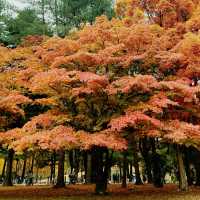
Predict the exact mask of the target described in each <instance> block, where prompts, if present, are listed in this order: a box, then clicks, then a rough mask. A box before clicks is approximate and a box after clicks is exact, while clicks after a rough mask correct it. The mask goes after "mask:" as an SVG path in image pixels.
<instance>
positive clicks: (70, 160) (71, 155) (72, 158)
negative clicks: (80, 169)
mask: <svg viewBox="0 0 200 200" xmlns="http://www.w3.org/2000/svg"><path fill="white" fill-rule="evenodd" d="M69 165H70V168H71V170H70V171H71V173H72V172H73V169H74V152H73V150H71V151H70V152H69Z"/></svg>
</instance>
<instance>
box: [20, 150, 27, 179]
mask: <svg viewBox="0 0 200 200" xmlns="http://www.w3.org/2000/svg"><path fill="white" fill-rule="evenodd" d="M26 164H27V156H26V154H25V158H24V163H23V168H22V175H21V182H22V183H23V181H24V177H25V173H26Z"/></svg>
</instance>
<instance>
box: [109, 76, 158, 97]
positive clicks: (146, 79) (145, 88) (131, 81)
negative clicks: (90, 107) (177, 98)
mask: <svg viewBox="0 0 200 200" xmlns="http://www.w3.org/2000/svg"><path fill="white" fill-rule="evenodd" d="M158 87H159V83H158V82H157V81H156V79H155V78H154V77H153V76H149V75H138V76H136V77H131V76H125V77H122V78H120V79H118V80H117V81H114V82H113V83H112V84H111V85H110V86H109V87H108V88H107V91H108V93H109V94H116V93H118V92H121V93H131V92H140V93H145V92H150V91H151V90H152V89H155V88H158Z"/></svg>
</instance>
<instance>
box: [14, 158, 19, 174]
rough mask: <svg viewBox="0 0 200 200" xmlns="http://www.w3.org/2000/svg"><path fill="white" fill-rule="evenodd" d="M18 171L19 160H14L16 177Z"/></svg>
mask: <svg viewBox="0 0 200 200" xmlns="http://www.w3.org/2000/svg"><path fill="white" fill-rule="evenodd" d="M18 169H19V159H16V165H15V172H16V175H18Z"/></svg>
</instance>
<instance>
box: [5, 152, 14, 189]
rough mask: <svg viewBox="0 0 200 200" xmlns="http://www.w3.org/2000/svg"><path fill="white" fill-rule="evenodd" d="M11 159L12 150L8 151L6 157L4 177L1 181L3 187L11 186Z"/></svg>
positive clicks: (12, 155)
mask: <svg viewBox="0 0 200 200" xmlns="http://www.w3.org/2000/svg"><path fill="white" fill-rule="evenodd" d="M13 157H14V151H13V149H10V150H9V151H8V157H7V165H6V175H5V178H4V181H3V185H4V186H12V185H13V183H12V165H13Z"/></svg>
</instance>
